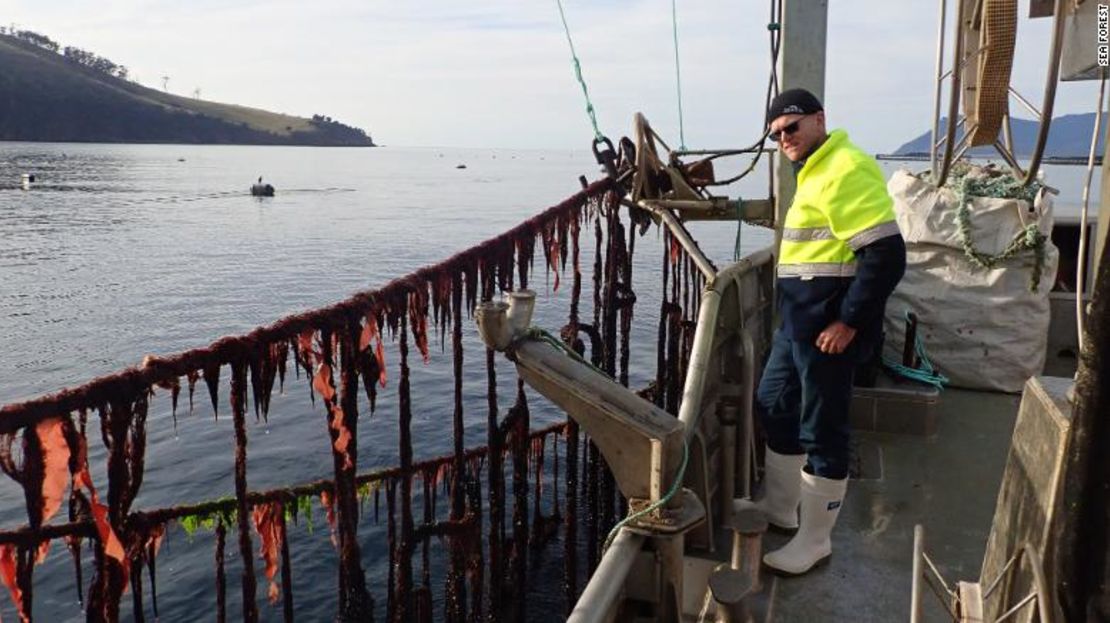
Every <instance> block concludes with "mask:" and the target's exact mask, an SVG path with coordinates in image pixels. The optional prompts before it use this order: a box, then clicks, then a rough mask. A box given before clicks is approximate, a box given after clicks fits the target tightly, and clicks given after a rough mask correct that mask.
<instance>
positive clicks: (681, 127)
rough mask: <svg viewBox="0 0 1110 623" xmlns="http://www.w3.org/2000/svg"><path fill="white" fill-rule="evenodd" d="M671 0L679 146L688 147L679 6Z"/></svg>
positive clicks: (675, 0) (680, 147)
mask: <svg viewBox="0 0 1110 623" xmlns="http://www.w3.org/2000/svg"><path fill="white" fill-rule="evenodd" d="M676 2H677V0H671V29H672V31H673V32H674V82H675V90H676V91H677V93H678V143H679V144H678V148H679V149H682V150H685V149H686V126H685V124H684V123H683V121H682V69H681V64H680V63H679V62H678V8H677V7H676V4H675V3H676Z"/></svg>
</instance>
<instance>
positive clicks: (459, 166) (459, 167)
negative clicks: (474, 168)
mask: <svg viewBox="0 0 1110 623" xmlns="http://www.w3.org/2000/svg"><path fill="white" fill-rule="evenodd" d="M455 168H456V169H465V168H466V165H465V164H460V165H458V166H456V167H455Z"/></svg>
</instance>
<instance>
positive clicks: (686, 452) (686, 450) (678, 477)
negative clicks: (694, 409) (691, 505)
mask: <svg viewBox="0 0 1110 623" xmlns="http://www.w3.org/2000/svg"><path fill="white" fill-rule="evenodd" d="M689 459H690V444H688V443H687V442H686V437H685V435H684V436H683V437H682V465H679V467H678V473H677V474H675V477H674V482H673V483H672V484H671V488H670V489H669V490H668V491H667V493H666V494H664V495H663V497H661V498H659V499H658V500H656V501H655V502H652V503H651V505H650V506H648V507H647V508H645V509H643V510H640V511H636V512H635V513H632V514H631V515H629V516H628V517H625V518H624V519H622V520H621V521H620V522H619V523H617V525H615V526H613V529H612V530H610V531H609V535H608V536H606V537H605V543H604V544H603V545H602V546H601V553H602V554H605V551H606V550H608V549H609V546H610V545H612V544H613V539H615V538H617V534H618V533H619V532H620V531H621V528H623V527H625V526H626V525H628V524H629V523H631V522H633V521H635V520H637V519H639V518H640V517H643V516H644V515H647V514H648V513H651V512H654V511H655V510H656V509H658V508H661V507H662V506H663V505H664V504H666V503H667V502H670V501H671V498H673V497H674V495H675V494H676V493H678V490H679V488H680V487H681V486H682V478H683V477H684V476H685V475H686V463H687V461H688V460H689Z"/></svg>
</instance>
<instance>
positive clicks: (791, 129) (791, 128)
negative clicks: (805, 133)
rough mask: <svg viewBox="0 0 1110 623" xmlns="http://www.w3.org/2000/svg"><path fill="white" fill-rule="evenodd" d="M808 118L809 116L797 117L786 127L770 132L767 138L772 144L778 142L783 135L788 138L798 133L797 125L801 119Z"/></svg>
mask: <svg viewBox="0 0 1110 623" xmlns="http://www.w3.org/2000/svg"><path fill="white" fill-rule="evenodd" d="M808 116H809V115H804V116H802V117H798V118H797V119H795V120H794V122H793V123H790V124H787V125H785V126H783V127H782V129H780V130H776V131H774V132H771V133H770V134H768V135H767V138H769V139H771V141H772V142H774V143H777V142H779V139H780V138H782V135H783V134H785V135H787V136H790V135H791V134H793V133H795V132H797V131H798V124H799V123H801V122H802V119H805V118H806V117H808Z"/></svg>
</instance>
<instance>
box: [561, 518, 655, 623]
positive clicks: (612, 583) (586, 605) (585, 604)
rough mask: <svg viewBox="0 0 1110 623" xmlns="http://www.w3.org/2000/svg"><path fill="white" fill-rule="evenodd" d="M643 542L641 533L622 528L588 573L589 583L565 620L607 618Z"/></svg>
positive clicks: (580, 622)
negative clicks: (592, 571)
mask: <svg viewBox="0 0 1110 623" xmlns="http://www.w3.org/2000/svg"><path fill="white" fill-rule="evenodd" d="M643 543H644V536H643V535H641V534H636V533H634V532H630V531H629V530H626V529H621V531H620V533H619V534H617V538H615V539H613V544H612V545H610V546H609V549H608V550H606V551H605V555H604V556H602V557H601V562H600V563H599V564H598V565H597V569H595V570H594V573H593V575H591V576H590V583H589V584H587V585H586V588H585V590H583V591H582V596H581V597H579V598H578V603H576V604H575V605H574V610H573V611H571V613H570V617H568V618H567V623H602V622H603V621H608V620H609V615H610V614H612V612H613V608H614V606H615V605H616V603H617V600H618V599H619V598H620V596H621V593H623V592H624V581H625V580H626V579H628V574H629V572H631V571H632V563H634V562H635V561H636V555H637V554H638V553H639V552H640V548H641V547H642V546H643Z"/></svg>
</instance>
